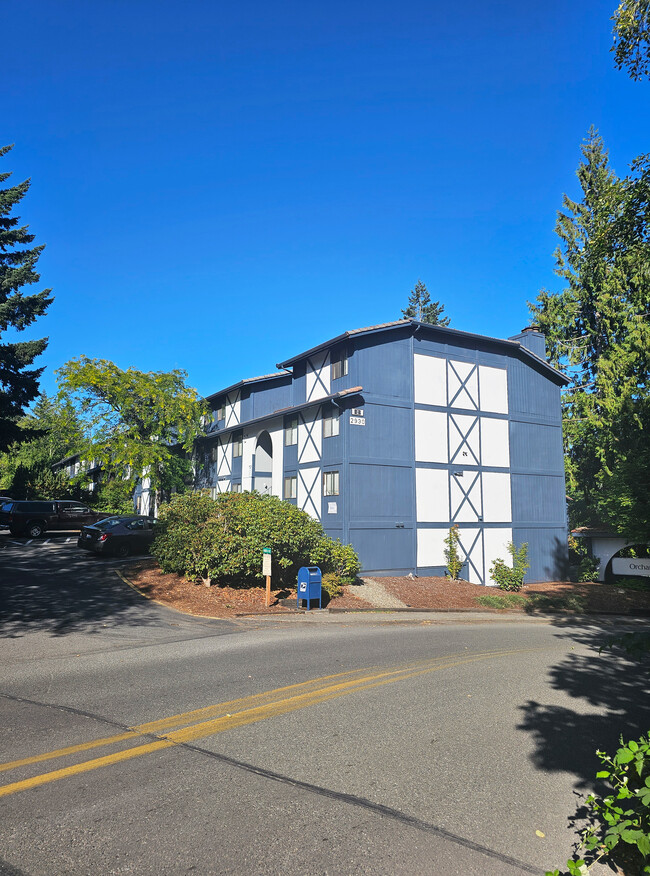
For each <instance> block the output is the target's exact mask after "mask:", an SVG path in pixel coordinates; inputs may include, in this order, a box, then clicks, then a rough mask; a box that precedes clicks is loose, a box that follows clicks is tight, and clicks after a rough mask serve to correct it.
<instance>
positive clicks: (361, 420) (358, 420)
mask: <svg viewBox="0 0 650 876" xmlns="http://www.w3.org/2000/svg"><path fill="white" fill-rule="evenodd" d="M350 425H351V426H365V425H366V418H365V417H350Z"/></svg>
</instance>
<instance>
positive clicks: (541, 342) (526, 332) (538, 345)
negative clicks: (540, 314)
mask: <svg viewBox="0 0 650 876" xmlns="http://www.w3.org/2000/svg"><path fill="white" fill-rule="evenodd" d="M508 340H509V341H517V342H518V343H520V344H521V346H522V347H526V349H527V350H530V352H531V353H534V354H535V355H536V356H539V358H540V359H546V340H545V338H544V335H543V334H542V333H541V332H540V330H539V326H537V325H527V326H526V327H525V328H523V329H522V330H521V331H520V332H519V334H518V335H513V336H512V337H511V338H508Z"/></svg>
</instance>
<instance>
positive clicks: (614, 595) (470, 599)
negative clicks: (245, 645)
mask: <svg viewBox="0 0 650 876" xmlns="http://www.w3.org/2000/svg"><path fill="white" fill-rule="evenodd" d="M125 573H126V575H127V577H128V579H129V580H130V581H131V582H132V583H133V584H134V585H135V586H136V587H137V589H138V590H140V591H141V592H142V593H143V594H145V595H146V596H148V597H150V598H151V599H155V600H156V601H157V602H161V603H163V604H164V605H168V606H169V607H170V608H175V609H178V610H179V611H184V612H187V613H189V614H195V615H200V616H203V617H223V618H228V617H237V616H238V615H239V616H240V615H250V614H267V613H271V614H291V613H293V612H295V611H296V602H295V600H296V591H295V590H288V589H285V590H274V591H272V592H271V599H272V603H271V606H270V607H269V608H267V607H266V590H265V589H264V588H263V587H254V588H252V589H238V588H235V587H220V586H218V585H213V586H212V587H205V586H203V585H201V584H192V583H191V582H189V581H186V580H185V579H183V578H181V577H180V576H179V575H175V574H166V573H164V572H162V571H161V570H160V569H159V568H158V566H157V565H156V564H155V563H154V562H153V561H152V560H144V561H139V562H138V563H136V564H134V565H132V566H129V567H128V569H125ZM377 580H378V581H380V582H381V584H383V586H384V587H385V588H386V590H387V591H388V592H389V593H391V594H392V595H393V596H396V597H397V598H398V599H400V600H401V601H402V602H403V603H404V604H405V605H406V606H408V607H409V608H419V609H424V610H430V611H431V610H435V611H470V610H471V611H492V612H497V613H500V612H502V611H504V610H505V611H519V612H524V611H525V610H526V607H528V610H529V611H530V609H531V606H530V604H529V605H528V606H526V605H521V606H515V607H511V608H508V609H489V608H485V607H483V606H481V605H480V604H479V603H478V602H477V597H479V596H486V595H495V596H505V595H506V594H504V593H503V592H502V591H500V590H499V589H498V588H496V587H481V586H480V585H478V584H470V583H468V582H467V581H450V580H448V579H446V578H408V577H394V578H378V579H377ZM355 589H356V588H355V587H354V586H351V587H344V588H343V595H342V596H339V597H337V598H336V599H333V600H331V601H330V602H329V606H328V607H330V608H335V609H343V610H354V609H357V610H359V609H372V608H373V606H372V605H370V604H369V603H368V602H365V601H364V600H362V599H359V598H358V597H356V596H355V595H354V591H355ZM521 595H522V596H525V597H527V599H530V598H531V597H532V599H533V601H534V600H535V599H539V598H540V596H545V597H549V598H551V599H552V600H553V603H551V604H550V605H549V604H545V605H544V606H539V607H537V606H536V607H535V610H542V611H547V610H557V611H567V610H569V611H585V612H588V613H615V614H631V615H633V614H646V613H650V593H646V592H640V591H635V590H624V589H622V588H618V587H615V586H611V585H608V584H597V583H589V584H571V583H567V582H561V581H553V582H549V583H545V584H529V585H526V586H525V587H524V589H523V590H522V591H521ZM280 600H282V602H285V601H288V603H289V604H288V605H287V604H282V602H281V601H280ZM325 605H326V599H323V607H325Z"/></svg>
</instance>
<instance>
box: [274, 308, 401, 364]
mask: <svg viewBox="0 0 650 876" xmlns="http://www.w3.org/2000/svg"><path fill="white" fill-rule="evenodd" d="M412 323H413V320H404V322H399V323H395V325H381V326H371V327H370V328H367V329H363V330H361V331H360V330H359V329H356V330H353V331H351V332H343V334H342V335H337V336H336V337H335V338H331V340H329V341H323V343H322V344H318V346H316V347H311V349H309V350H306V351H305V352H304V353H298V355H297V356H292V357H291V359H287V360H286V361H284V362H278V363H277V365H276V366H275V367H276V368H287V367H289V366H290V365H294V364H295V363H296V362H300V360H301V359H307V358H308V357H309V356H313V355H314V353H320V351H321V350H326V349H327V348H328V347H334V346H336V345H337V344H340V343H342V342H343V341H347V340H349V339H350V338H356V337H365V336H366V335H376V334H379V333H380V332H387V331H391V330H392V329H400V328H401V329H408V328H410V327H411V324H412Z"/></svg>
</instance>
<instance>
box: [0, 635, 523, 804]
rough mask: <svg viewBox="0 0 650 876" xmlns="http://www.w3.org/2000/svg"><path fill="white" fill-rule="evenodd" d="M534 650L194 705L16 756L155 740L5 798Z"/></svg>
mask: <svg viewBox="0 0 650 876" xmlns="http://www.w3.org/2000/svg"><path fill="white" fill-rule="evenodd" d="M532 650H536V649H532V648H526V649H517V650H509V651H505V650H504V651H488V652H483V653H479V654H472V655H449V656H447V657H439V658H436V659H434V660H429V661H424V662H419V663H411V664H407V665H405V666H401V667H395V668H393V669H386V670H381V671H378V670H368V669H360V670H356V671H353V672H344V673H339V674H337V675H327V676H324V677H322V678H315V679H312V680H311V681H306V682H302V683H300V684H293V685H290V686H288V687H281V688H276V689H275V690H271V691H266V692H265V693H261V694H255V695H253V696H249V697H243V698H241V699H236V700H230V701H228V702H224V703H218V704H217V705H212V706H206V707H204V708H202V709H195V710H194V711H191V712H182V713H181V714H179V715H172V716H170V717H168V718H161V719H160V720H158V721H150V722H148V723H146V724H138V725H137V726H135V727H132V728H129V729H127V730H125V731H124V732H122V733H118V734H115V735H113V736H106V737H103V738H100V739H93V740H90V741H88V742H82V743H79V744H77V745H70V746H67V747H66V748H59V749H56V750H55V751H48V752H46V753H44V754H38V755H34V756H33V757H26V758H22V759H20V760H13V761H10V762H8V763H3V764H0V772H5V771H9V770H17V769H19V768H22V767H27V766H31V765H34V764H40V763H44V762H45V761H49V760H55V759H57V758H63V757H73V756H74V755H77V754H79V753H81V752H84V751H90V750H92V749H95V748H102V747H106V746H112V745H119V744H120V743H122V742H125V741H128V740H132V739H133V740H135V739H142V738H143V737H144V738H147V737H149V740H150V741H147V742H143V743H142V744H138V745H135V746H132V747H130V748H125V749H123V750H121V751H116V752H113V753H111V754H107V755H105V756H103V757H97V758H93V759H92V760H86V761H83V762H81V763H75V764H72V765H71V766H66V767H62V768H61V769H56V770H52V771H51V772H46V773H42V774H41V775H36V776H32V777H31V778H28V779H22V780H20V781H16V782H11V783H10V784H7V785H0V797H6V796H8V795H9V794H15V793H17V792H18V791H26V790H29V789H30V788H37V787H39V786H40V785H45V784H47V783H49V782H56V781H57V780H58V779H64V778H68V777H69V776H75V775H79V774H80V773H86V772H90V771H91V770H95V769H99V768H100V767H105V766H110V765H112V764H115V763H121V762H122V761H126V760H131V759H132V758H135V757H142V756H143V755H145V754H152V753H153V752H154V751H161V750H162V749H164V748H171V747H172V746H174V745H182V744H183V743H188V742H194V741H196V740H197V739H202V738H206V737H208V736H214V735H215V734H217V733H223V732H224V731H225V730H233V729H235V728H236V727H245V726H246V725H247V724H254V723H256V722H258V721H264V720H266V719H267V718H274V717H277V716H278V715H287V714H289V713H290V712H295V711H297V710H298V709H304V708H306V707H308V706H314V705H317V704H318V703H324V702H327V701H329V700H333V699H336V698H337V697H342V696H347V695H348V694H352V693H356V692H357V691H364V690H371V689H372V688H376V687H380V686H382V685H386V684H392V683H394V682H396V681H404V680H405V679H408V678H415V677H417V676H419V675H425V674H427V673H431V672H438V671H440V670H442V669H450V668H452V667H455V666H462V665H464V664H467V663H475V662H477V661H480V660H490V659H494V658H497V657H508V656H511V655H513V654H522V653H525V652H527V651H532ZM173 728H178V729H173ZM167 731H169V732H167ZM152 736H153V737H154V738H153V739H151V737H152Z"/></svg>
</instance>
